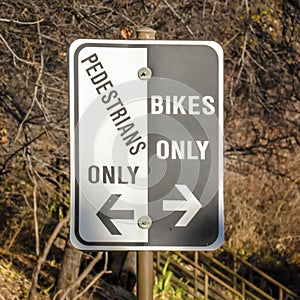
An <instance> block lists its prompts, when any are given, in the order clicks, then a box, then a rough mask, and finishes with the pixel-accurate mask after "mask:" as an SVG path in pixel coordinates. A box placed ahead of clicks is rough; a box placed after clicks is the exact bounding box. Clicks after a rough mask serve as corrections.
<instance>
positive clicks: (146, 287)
mask: <svg viewBox="0 0 300 300" xmlns="http://www.w3.org/2000/svg"><path fill="white" fill-rule="evenodd" d="M155 34H156V31H155V30H153V29H151V28H148V27H142V28H139V29H137V30H136V35H137V39H138V40H155ZM137 298H138V300H153V252H152V251H138V252H137Z"/></svg>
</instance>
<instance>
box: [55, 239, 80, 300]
mask: <svg viewBox="0 0 300 300" xmlns="http://www.w3.org/2000/svg"><path fill="white" fill-rule="evenodd" d="M81 257H82V252H81V251H79V250H77V249H75V248H74V247H73V246H72V245H71V243H70V241H69V242H68V243H67V246H66V249H65V252H64V259H63V263H62V267H61V271H60V274H59V278H58V283H57V286H58V290H59V291H60V290H63V291H64V290H66V289H67V288H68V287H69V286H70V285H71V284H72V283H73V282H74V281H75V280H76V279H77V277H78V274H79V268H80V262H81ZM77 289H78V287H75V288H73V289H72V290H71V292H70V293H69V297H70V299H72V298H74V297H75V296H76V294H77ZM62 294H63V293H60V295H62Z"/></svg>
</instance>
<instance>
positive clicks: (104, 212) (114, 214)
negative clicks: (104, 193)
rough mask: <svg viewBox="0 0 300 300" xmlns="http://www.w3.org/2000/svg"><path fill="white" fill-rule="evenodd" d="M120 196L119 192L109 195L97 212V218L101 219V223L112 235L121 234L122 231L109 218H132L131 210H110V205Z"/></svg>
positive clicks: (132, 212)
mask: <svg viewBox="0 0 300 300" xmlns="http://www.w3.org/2000/svg"><path fill="white" fill-rule="evenodd" d="M120 197H121V195H119V194H112V195H110V197H109V198H108V199H107V201H106V202H105V203H104V204H103V206H102V207H101V208H100V210H99V211H98V212H97V216H98V218H99V219H100V220H101V221H102V223H103V224H104V225H105V227H106V228H107V230H108V231H109V232H110V233H111V234H112V235H122V233H121V232H120V231H119V230H118V228H117V227H116V226H115V225H114V224H113V222H112V221H111V220H123V219H126V220H133V219H134V211H133V210H112V207H113V206H114V204H115V203H116V202H117V200H118V199H119V198H120Z"/></svg>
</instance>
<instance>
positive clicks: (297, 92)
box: [0, 0, 300, 299]
mask: <svg viewBox="0 0 300 300" xmlns="http://www.w3.org/2000/svg"><path fill="white" fill-rule="evenodd" d="M299 16H300V7H299V2H298V1H292V0H291V1H273V0H264V1H260V2H259V4H257V1H252V0H244V1H237V0H231V1H218V0H205V1H191V0H181V1H178V0H175V1H169V0H144V1H142V0H126V1H117V0H115V1H108V0H106V1H95V0H85V1H83V0H62V1H58V0H46V1H45V0H15V1H10V0H2V1H1V2H0V184H1V185H0V220H1V223H0V228H1V235H0V236H1V239H0V241H1V242H0V249H1V257H2V261H1V263H0V271H1V272H0V292H1V296H2V297H4V299H14V298H13V297H15V299H18V298H23V297H25V296H24V295H25V294H27V293H28V290H29V286H30V284H31V282H34V281H36V282H35V283H36V285H35V284H34V286H33V290H34V291H35V290H37V291H38V293H39V294H38V295H39V297H42V296H41V295H42V292H43V293H44V294H49V295H51V297H53V296H54V294H55V293H56V292H57V286H56V282H57V280H58V277H59V273H60V269H61V264H62V257H63V252H64V247H65V242H64V238H66V237H67V235H68V228H67V226H65V225H66V224H67V221H66V220H67V217H68V210H69V150H68V149H69V145H68V132H69V131H68V130H69V129H68V127H69V125H68V85H67V82H68V81H67V49H68V46H69V45H70V44H71V42H72V41H74V40H75V39H78V38H87V37H88V38H97V39H103V38H106V39H121V38H123V39H124V38H127V39H135V29H136V28H137V27H139V26H142V25H147V26H150V27H152V28H154V29H156V30H157V31H158V35H157V36H158V39H167V40H175V39H178V40H183V39H197V40H214V41H217V42H219V43H220V44H221V45H222V47H223V49H224V54H225V117H224V119H225V155H226V172H225V179H224V180H225V216H226V229H225V230H226V246H227V247H229V248H230V249H231V250H232V251H236V252H238V253H240V254H242V255H244V256H245V257H246V258H249V259H252V262H254V263H255V264H257V265H259V266H262V267H264V269H265V270H266V271H267V272H269V273H272V272H273V275H276V273H275V266H276V268H277V269H276V270H277V271H278V270H280V268H283V267H285V268H284V270H286V272H287V273H284V274H285V275H287V274H289V273H288V272H290V270H291V268H294V270H296V272H295V273H293V275H292V276H285V278H284V280H286V282H285V283H286V284H287V285H288V286H289V287H291V288H293V289H294V290H295V291H298V292H299V291H300V287H299V285H297V280H298V279H299V277H297V276H298V275H297V272H298V274H299V269H300V256H299V255H300V254H299V253H300V206H299V202H300V201H299V193H300V189H299V188H300V181H299V168H300V154H299V153H300V152H299V145H300V135H299V128H300V122H299V113H300V101H299V99H300V68H299V62H300V39H299V31H300V28H299V24H300V20H299V19H300V18H299ZM64 218H65V219H64ZM62 220H64V223H61V221H62ZM57 226H59V227H57ZM55 228H56V229H57V230H56V231H55ZM58 229H59V230H58ZM56 232H60V234H59V236H56ZM53 233H54V235H52V240H51V239H50V243H49V238H50V236H51V234H53ZM52 242H54V243H53V244H52ZM9 262H13V265H14V266H18V271H17V269H11V268H10V267H9ZM4 274H7V275H8V276H4ZM20 274H23V276H21V275H20ZM32 274H33V281H32ZM21 278H22V279H21ZM37 279H39V280H37ZM7 280H11V281H13V284H12V287H13V286H14V284H17V283H18V281H20V280H21V281H22V283H23V288H22V289H21V290H20V288H19V287H18V288H16V289H15V290H14V289H13V288H10V291H9V292H10V294H6V293H7V292H8V291H7V290H6V291H4V290H3V289H5V285H6V282H7ZM85 284H88V283H85ZM83 288H84V286H81V287H80V290H81V291H82V289H83ZM4 295H6V296H4ZM0 299H1V298H0Z"/></svg>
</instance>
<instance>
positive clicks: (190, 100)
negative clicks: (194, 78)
mask: <svg viewBox="0 0 300 300" xmlns="http://www.w3.org/2000/svg"><path fill="white" fill-rule="evenodd" d="M200 98H201V97H200V96H198V95H196V96H169V95H167V96H165V97H164V99H163V97H162V96H159V95H152V96H151V114H153V115H156V114H163V113H165V114H166V115H170V114H174V115H179V114H182V115H186V114H188V115H200V114H201V111H202V113H203V114H205V115H207V116H210V115H213V114H214V113H215V107H214V106H213V103H214V102H215V100H214V98H213V97H212V96H204V97H202V98H201V99H200ZM185 107H186V109H185Z"/></svg>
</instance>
